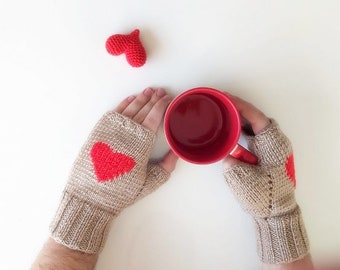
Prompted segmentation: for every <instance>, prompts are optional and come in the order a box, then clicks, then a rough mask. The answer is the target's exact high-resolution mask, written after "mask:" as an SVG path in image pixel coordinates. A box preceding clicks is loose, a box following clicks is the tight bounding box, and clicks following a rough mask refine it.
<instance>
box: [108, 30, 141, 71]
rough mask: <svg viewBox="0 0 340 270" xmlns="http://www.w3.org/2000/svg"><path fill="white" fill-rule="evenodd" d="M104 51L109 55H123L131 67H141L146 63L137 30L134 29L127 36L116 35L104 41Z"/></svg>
mask: <svg viewBox="0 0 340 270" xmlns="http://www.w3.org/2000/svg"><path fill="white" fill-rule="evenodd" d="M105 46H106V50H107V51H108V53H109V54H112V55H120V54H123V53H125V56H126V60H127V62H128V63H129V64H130V65H131V66H133V67H141V66H143V65H144V64H145V62H146V52H145V49H144V47H143V45H142V42H141V41H140V39H139V30H138V29H136V30H134V31H132V32H131V33H130V34H128V35H122V34H116V35H112V36H110V37H109V38H108V39H107V40H106V44H105Z"/></svg>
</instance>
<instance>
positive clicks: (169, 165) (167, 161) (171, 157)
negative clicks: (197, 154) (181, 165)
mask: <svg viewBox="0 0 340 270" xmlns="http://www.w3.org/2000/svg"><path fill="white" fill-rule="evenodd" d="M177 160H178V156H176V154H175V153H174V152H172V151H171V150H170V151H169V152H168V153H167V154H166V155H165V156H164V158H163V160H162V161H160V162H159V166H161V167H162V169H163V170H165V171H166V172H168V173H172V172H173V171H174V170H175V168H176V164H177Z"/></svg>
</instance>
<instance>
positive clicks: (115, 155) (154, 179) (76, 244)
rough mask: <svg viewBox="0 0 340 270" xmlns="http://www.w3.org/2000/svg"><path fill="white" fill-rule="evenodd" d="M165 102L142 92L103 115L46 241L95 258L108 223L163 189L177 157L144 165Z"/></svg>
mask: <svg viewBox="0 0 340 270" xmlns="http://www.w3.org/2000/svg"><path fill="white" fill-rule="evenodd" d="M170 101H171V98H170V96H168V95H167V94H166V93H165V91H164V90H163V89H157V90H153V89H151V88H147V89H145V90H144V91H143V92H142V93H140V94H138V95H137V96H130V97H128V98H126V99H125V100H123V101H122V102H121V103H120V104H119V105H118V106H117V108H116V109H115V110H114V111H112V112H108V113H106V114H105V115H104V116H103V117H102V118H101V119H100V121H99V122H98V123H97V125H96V126H95V128H94V129H93V131H92V132H91V134H90V136H89V138H88V140H87V142H86V143H85V144H84V146H83V147H82V149H81V151H80V154H79V156H78V158H77V159H76V161H75V163H74V166H73V169H72V172H71V175H70V178H69V180H68V182H67V184H66V187H65V189H64V192H63V198H62V200H61V203H60V206H59V209H58V211H57V213H56V216H55V218H54V220H53V222H52V224H51V232H52V238H53V239H54V240H55V241H56V242H58V243H61V244H63V245H65V246H67V247H69V248H71V249H76V250H79V251H82V252H86V253H97V252H98V251H99V250H100V249H101V248H102V246H103V244H104V242H105V238H106V235H107V232H108V228H109V224H110V221H111V220H112V219H113V217H114V216H115V215H117V214H118V213H119V212H120V211H121V210H123V209H124V208H126V207H127V206H129V205H131V204H132V203H133V202H135V201H136V200H137V199H139V198H142V197H144V196H145V195H147V194H149V193H150V192H152V191H153V190H155V189H156V188H157V187H158V186H160V185H161V184H162V183H164V182H165V181H166V180H167V179H168V178H169V176H170V173H171V172H172V171H173V170H174V168H175V165H176V161H177V156H176V155H175V154H173V153H172V152H169V153H168V154H167V155H166V156H165V157H164V159H163V160H162V161H160V162H159V163H151V162H149V157H150V153H151V149H152V146H153V144H154V139H155V133H156V131H157V129H158V128H159V125H160V123H161V121H162V118H163V114H164V112H165V110H166V108H167V106H168V104H169V103H170Z"/></svg>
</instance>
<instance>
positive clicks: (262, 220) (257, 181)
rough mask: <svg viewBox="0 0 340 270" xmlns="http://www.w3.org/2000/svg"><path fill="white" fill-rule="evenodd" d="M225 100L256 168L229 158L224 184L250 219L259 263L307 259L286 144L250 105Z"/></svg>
mask: <svg viewBox="0 0 340 270" xmlns="http://www.w3.org/2000/svg"><path fill="white" fill-rule="evenodd" d="M228 96H229V97H230V99H231V100H232V102H233V103H234V104H235V106H236V107H237V108H238V110H239V112H240V114H241V116H242V118H243V126H244V130H245V132H246V133H247V134H248V136H246V138H247V141H248V144H249V148H250V150H251V151H252V152H253V153H254V154H255V155H257V156H258V158H259V163H258V165H256V166H255V165H250V164H246V163H242V162H240V161H239V160H236V159H234V158H232V157H230V156H229V157H227V158H226V159H225V160H224V162H223V166H224V177H225V180H226V182H227V184H228V186H229V187H230V189H231V191H232V192H233V193H234V195H235V197H236V198H237V199H238V201H239V202H240V204H241V206H242V208H243V209H244V210H245V211H246V212H248V213H249V214H251V215H252V217H253V218H254V221H255V224H256V228H257V238H258V253H259V256H260V258H261V259H262V261H263V262H265V263H273V264H276V263H288V262H292V261H295V260H298V259H300V258H302V257H304V256H306V255H307V254H308V249H309V244H308V239H307V234H306V231H305V228H304V224H303V221H302V217H301V212H300V209H299V207H298V205H297V203H296V200H295V195H294V189H295V172H294V159H293V151H292V146H291V143H290V142H289V140H288V138H287V137H286V136H285V135H284V134H283V133H282V131H281V130H280V129H279V126H278V124H277V123H276V122H275V121H274V120H270V119H269V118H268V117H267V116H265V115H264V114H263V113H262V112H261V111H260V110H258V109H257V108H255V107H254V106H253V105H251V104H250V103H248V102H246V101H244V100H242V99H240V98H238V97H235V96H232V95H229V94H228ZM249 134H250V135H249Z"/></svg>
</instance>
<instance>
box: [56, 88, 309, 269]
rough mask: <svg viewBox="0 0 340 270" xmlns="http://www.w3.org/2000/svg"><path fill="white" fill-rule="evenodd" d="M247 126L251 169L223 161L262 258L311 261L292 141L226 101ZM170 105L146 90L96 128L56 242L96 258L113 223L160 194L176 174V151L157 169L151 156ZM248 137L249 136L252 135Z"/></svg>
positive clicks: (70, 187) (64, 203) (241, 104)
mask: <svg viewBox="0 0 340 270" xmlns="http://www.w3.org/2000/svg"><path fill="white" fill-rule="evenodd" d="M228 96H229V98H230V99H231V100H232V102H233V103H234V105H235V106H236V107H237V109H238V111H239V113H240V115H241V117H242V118H244V120H245V122H244V123H245V124H246V126H245V128H246V130H247V129H248V128H249V125H250V127H251V130H250V132H252V133H253V135H251V136H247V139H248V142H249V146H250V149H251V150H252V151H253V152H254V153H255V154H256V155H257V156H258V157H259V164H258V165H256V166H255V165H249V164H245V163H243V162H240V161H238V160H236V159H234V158H232V157H226V158H225V159H224V161H223V165H224V177H225V179H226V182H227V184H228V186H229V187H230V188H231V190H232V191H233V193H234V194H235V197H236V198H237V199H238V200H239V201H240V203H241V205H242V207H243V208H244V209H245V211H247V212H248V213H250V214H251V215H252V216H253V218H254V221H255V224H256V228H257V232H258V252H259V255H260V258H261V259H262V261H263V262H266V263H287V262H291V261H295V260H298V259H300V258H302V257H304V256H306V255H307V254H308V239H307V236H306V233H305V229H304V225H303V222H302V218H301V213H300V210H299V207H298V205H297V204H296V201H295V198H294V186H295V178H294V174H293V173H294V164H293V156H292V148H291V145H290V143H289V140H288V139H287V138H286V136H285V135H284V134H283V133H282V132H281V131H280V129H279V127H278V125H277V123H276V122H275V121H274V120H270V119H269V118H268V117H266V116H265V115H264V114H263V113H262V112H261V111H259V110H258V109H257V108H255V107H254V106H253V105H251V104H249V103H247V102H246V101H244V100H242V99H240V98H238V97H235V96H232V95H230V94H228ZM171 100H172V98H171V97H170V96H169V95H167V94H166V92H165V91H164V90H163V89H151V88H147V89H145V90H144V91H143V92H142V93H140V94H138V95H136V96H130V97H128V98H126V99H124V100H123V101H122V102H121V103H120V104H119V105H118V106H117V107H116V109H115V110H114V111H112V112H108V113H106V114H105V115H104V116H103V117H102V118H101V119H100V120H99V122H98V123H97V125H96V126H95V128H94V129H93V131H92V132H91V134H90V135H89V138H88V140H87V142H86V143H85V144H84V146H83V147H82V149H81V151H80V153H79V156H78V157H77V159H76V161H75V163H74V166H73V169H72V172H71V175H70V178H69V181H68V182H67V184H66V187H65V189H64V192H63V197H62V200H61V203H60V206H59V208H58V211H57V213H56V216H55V218H54V220H53V222H52V224H51V233H52V238H53V239H54V240H55V241H56V242H58V243H61V244H63V245H65V246H67V247H69V248H71V249H75V250H79V251H82V252H85V253H92V254H94V253H98V252H99V251H100V250H101V248H102V247H103V245H104V243H105V239H106V235H107V233H108V230H109V224H110V223H111V221H112V220H113V218H114V217H115V216H116V215H117V214H119V212H120V211H122V210H123V209H124V208H126V207H127V206H129V205H131V204H132V203H134V202H135V201H136V200H138V199H140V198H142V197H144V196H146V195H147V194H149V193H150V192H152V191H153V190H155V189H157V188H158V187H159V186H160V185H161V184H163V183H164V182H165V181H166V180H167V179H168V178H169V177H170V173H171V172H172V171H173V170H174V169H175V166H176V162H177V159H178V158H177V156H176V155H175V154H174V153H172V152H171V151H170V152H169V153H168V154H167V155H166V156H165V157H164V158H163V159H162V160H161V161H160V162H157V163H154V162H151V161H150V160H149V158H150V152H151V149H152V146H153V144H154V141H155V133H156V131H157V129H158V128H159V126H160V124H161V122H162V119H163V115H164V113H165V111H166V108H167V106H168V105H169V104H170V102H171ZM248 132H249V130H248Z"/></svg>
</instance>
